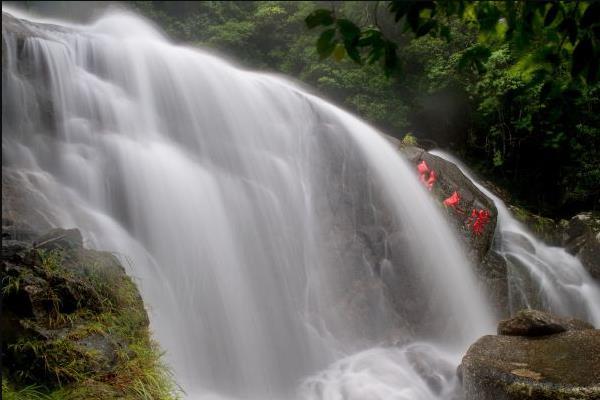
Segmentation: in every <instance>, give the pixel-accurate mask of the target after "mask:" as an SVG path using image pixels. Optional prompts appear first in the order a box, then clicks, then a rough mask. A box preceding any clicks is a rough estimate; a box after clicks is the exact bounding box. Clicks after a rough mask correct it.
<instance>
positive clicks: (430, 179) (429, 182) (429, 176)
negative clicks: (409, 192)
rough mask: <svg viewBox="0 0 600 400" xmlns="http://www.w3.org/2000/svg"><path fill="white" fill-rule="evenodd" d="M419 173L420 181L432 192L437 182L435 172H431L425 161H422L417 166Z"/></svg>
mask: <svg viewBox="0 0 600 400" xmlns="http://www.w3.org/2000/svg"><path fill="white" fill-rule="evenodd" d="M417 171H418V172H419V180H420V181H421V182H423V183H424V184H425V186H427V189H429V190H431V188H432V187H433V184H434V183H435V181H436V180H437V175H436V174H435V171H434V170H430V169H429V166H428V165H427V163H426V162H425V160H423V161H421V162H420V163H419V164H418V165H417Z"/></svg>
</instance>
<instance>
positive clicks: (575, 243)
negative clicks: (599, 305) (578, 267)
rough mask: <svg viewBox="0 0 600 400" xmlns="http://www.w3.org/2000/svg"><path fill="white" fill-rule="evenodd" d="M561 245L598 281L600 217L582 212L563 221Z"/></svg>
mask: <svg viewBox="0 0 600 400" xmlns="http://www.w3.org/2000/svg"><path fill="white" fill-rule="evenodd" d="M561 227H562V245H563V246H564V247H565V249H566V250H567V251H568V252H569V253H571V254H573V255H575V256H577V257H578V258H579V259H580V260H581V263H582V264H583V266H584V267H585V268H586V270H587V271H588V272H589V274H590V275H591V276H592V277H593V278H595V279H597V280H598V281H600V215H599V214H598V213H594V212H584V213H580V214H577V215H575V216H574V217H573V218H571V219H570V220H569V221H563V222H562V223H561Z"/></svg>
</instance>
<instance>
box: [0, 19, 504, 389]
mask: <svg viewBox="0 0 600 400" xmlns="http://www.w3.org/2000/svg"><path fill="white" fill-rule="evenodd" d="M5 18H7V23H6V24H5V21H4V19H5ZM27 18H31V17H27ZM2 37H3V68H2V71H3V75H2V100H3V101H2V107H3V110H2V111H3V112H2V127H3V136H2V154H3V179H11V180H14V181H16V182H19V185H20V187H21V188H23V189H24V190H26V191H27V193H28V195H29V200H30V201H31V202H32V203H35V204H36V206H35V209H36V213H38V214H39V215H40V220H42V219H43V220H44V221H46V222H47V223H49V224H50V225H54V226H61V227H78V228H80V229H81V230H82V232H83V234H84V238H85V240H86V241H87V242H88V244H89V245H92V246H94V247H96V248H102V249H109V250H112V251H114V252H116V253H117V254H121V255H124V256H127V257H128V259H130V260H131V262H129V263H126V265H127V269H128V272H129V273H130V274H131V275H133V276H134V277H136V278H137V280H138V283H139V286H140V289H141V292H142V296H143V298H144V300H145V302H146V304H147V305H148V306H149V313H150V319H151V326H152V328H153V330H154V332H155V336H156V337H157V339H158V340H159V342H160V344H161V346H162V347H163V348H164V349H165V350H166V352H167V354H166V355H167V360H168V361H169V363H170V364H171V365H172V366H173V368H174V370H175V374H176V377H177V380H178V381H179V383H180V384H181V385H182V386H183V388H184V389H185V390H186V392H187V395H188V396H189V398H192V399H199V398H207V399H208V398H210V399H213V398H215V399H220V398H223V399H224V398H236V399H237V398H243V399H267V398H275V399H282V398H290V397H296V396H299V397H302V398H307V399H327V400H335V399H342V398H344V399H356V400H365V399H411V400H414V399H417V400H418V399H446V398H450V396H452V393H453V391H454V388H455V383H456V378H455V374H454V369H455V367H456V365H457V364H458V362H459V359H460V356H461V355H462V354H463V352H464V350H465V349H466V346H467V345H468V344H469V343H471V342H472V341H473V340H474V339H476V338H477V337H478V336H480V335H482V334H484V333H487V332H490V331H491V330H492V329H493V328H492V326H493V325H492V320H493V318H492V316H491V315H490V312H489V311H488V310H489V309H488V307H487V305H486V301H485V299H484V296H482V294H481V293H480V292H479V290H478V289H477V285H476V283H475V280H474V278H473V277H472V276H471V272H470V270H471V268H470V267H469V263H468V262H467V260H466V258H465V256H464V255H463V254H464V252H463V251H462V249H461V248H460V246H459V244H458V243H457V242H456V241H455V240H454V239H453V238H452V237H453V235H452V233H451V231H450V228H449V227H448V226H447V225H446V223H445V222H444V219H443V217H442V216H441V215H440V213H439V211H438V210H437V208H436V206H435V205H434V204H433V203H432V201H431V200H430V198H429V196H428V194H427V193H426V192H425V191H424V190H423V188H422V187H421V185H420V184H419V182H418V181H417V179H416V178H415V176H414V171H413V170H412V168H411V167H409V166H408V164H407V163H405V161H404V160H402V159H401V158H400V157H399V156H398V154H397V153H396V151H395V150H394V149H393V148H392V147H391V146H390V145H389V144H388V143H387V141H386V140H385V139H384V138H383V137H382V136H381V135H380V134H379V133H378V132H376V131H375V130H374V129H373V128H371V127H370V126H368V125H366V124H365V123H363V122H362V121H360V120H358V119H356V118H355V117H353V116H351V115H349V114H348V113H346V112H344V111H342V110H340V109H338V108H336V107H334V106H332V105H331V104H328V103H327V102H325V101H323V100H321V99H319V98H318V97H315V96H313V95H311V94H309V93H306V92H305V91H303V90H301V89H300V88H298V87H296V86H295V85H294V84H292V83H290V82H288V81H286V80H285V79H282V78H280V77H275V76H270V75H266V74H257V73H253V72H248V71H243V70H240V69H238V68H235V67H233V66H231V65H230V64H228V63H226V62H224V61H222V60H220V59H218V58H216V57H214V56H212V55H210V54H207V53H204V52H202V51H199V50H197V49H191V48H186V47H179V46H175V45H173V44H171V43H169V42H168V40H166V39H165V38H164V37H163V36H162V35H161V34H160V33H159V32H157V31H156V30H155V29H154V28H152V27H151V26H150V25H148V24H147V23H146V22H145V21H143V20H141V19H140V18H138V17H135V16H133V15H131V14H128V13H124V12H113V13H111V14H108V15H106V16H104V17H102V18H101V19H99V20H98V21H97V22H95V23H93V24H91V25H87V26H71V27H68V28H64V27H60V26H52V25H44V24H38V23H31V22H27V21H25V20H17V19H14V18H12V17H10V16H5V15H3V35H2ZM383 227H385V229H384V228H383ZM374 238H375V239H377V240H374ZM431 243H435V244H436V249H435V251H431V250H430V244H431ZM388 278H389V279H391V278H394V279H396V280H401V281H403V282H404V283H405V284H404V286H403V288H405V289H403V290H406V292H404V291H403V292H402V293H400V294H399V295H398V296H400V297H401V298H402V299H404V300H405V301H402V303H403V304H401V305H398V304H392V302H391V301H390V300H389V296H388V295H387V294H388V293H389V291H390V290H394V288H393V287H389V285H387V286H386V281H387V279H388ZM398 296H397V297H398ZM403 307H404V308H403ZM399 310H404V311H399ZM391 339H393V340H394V341H395V342H397V343H400V345H399V346H398V347H378V346H379V345H381V344H382V343H386V340H387V341H388V342H389V340H391ZM328 365H330V367H327V366H328ZM319 371H322V372H319Z"/></svg>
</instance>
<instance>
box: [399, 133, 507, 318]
mask: <svg viewBox="0 0 600 400" xmlns="http://www.w3.org/2000/svg"><path fill="white" fill-rule="evenodd" d="M388 139H389V140H390V142H391V143H392V144H393V145H394V146H395V147H396V148H398V150H399V151H400V152H401V153H402V154H403V155H404V156H405V157H406V158H407V159H408V160H409V161H410V162H411V163H412V164H413V165H414V166H415V174H416V168H417V165H418V164H419V163H420V162H421V161H425V162H426V163H427V165H429V166H430V168H431V169H433V170H434V171H436V174H437V181H436V184H435V185H434V186H433V189H432V195H433V196H434V197H435V198H436V200H437V202H438V203H439V205H440V208H442V209H443V210H444V212H445V213H446V215H447V217H448V221H449V222H450V223H451V224H452V225H453V226H454V228H455V230H456V231H457V233H458V237H459V238H461V239H462V241H463V244H464V248H465V249H467V251H468V252H469V256H470V259H471V261H472V262H473V265H474V267H475V268H476V271H475V273H476V275H477V277H478V279H479V281H480V282H481V283H482V285H483V287H484V288H485V291H486V293H488V295H489V298H490V299H491V301H490V303H491V304H493V305H494V307H495V309H496V312H497V313H498V314H499V315H504V316H505V315H508V313H509V305H508V303H509V301H508V290H509V289H508V282H507V267H506V262H505V261H504V259H503V258H502V257H500V256H499V255H498V254H497V253H496V252H494V251H490V250H491V249H492V248H493V246H494V237H495V236H494V233H495V230H496V221H497V215H498V212H497V210H496V206H495V205H494V202H493V201H492V200H491V199H490V198H488V197H487V196H486V195H485V194H484V193H482V192H481V191H480V190H479V189H478V188H477V187H476V186H475V185H474V184H473V183H472V182H471V180H470V179H468V178H467V177H466V176H465V175H464V174H463V173H462V172H461V171H460V169H459V168H458V167H457V166H456V165H454V164H453V163H451V162H449V161H446V160H444V159H442V158H440V157H437V156H435V155H432V154H429V153H428V152H426V151H425V150H423V149H421V148H418V147H415V146H412V145H407V144H405V143H402V142H400V141H398V140H397V139H394V138H389V137H388ZM454 191H458V192H460V196H461V201H460V204H459V207H458V208H459V209H458V210H456V209H454V208H447V207H444V206H443V205H442V202H443V201H444V199H446V198H448V197H449V196H451V195H452V193H453V192H454ZM475 208H476V209H485V210H488V211H489V212H490V219H489V222H488V224H487V225H486V227H485V229H484V231H483V233H482V234H481V235H475V234H473V232H472V231H471V230H470V229H469V226H468V223H469V217H470V212H471V210H473V209H475Z"/></svg>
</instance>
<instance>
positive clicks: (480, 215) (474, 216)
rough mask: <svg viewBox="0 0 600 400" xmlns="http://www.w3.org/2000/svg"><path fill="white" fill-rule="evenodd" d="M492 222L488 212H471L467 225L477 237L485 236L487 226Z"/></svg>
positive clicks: (475, 210)
mask: <svg viewBox="0 0 600 400" xmlns="http://www.w3.org/2000/svg"><path fill="white" fill-rule="evenodd" d="M488 222H490V212H489V211H488V210H477V209H473V211H471V217H469V219H468V221H467V225H470V226H471V230H472V231H473V233H474V234H476V235H481V234H483V232H484V230H485V226H486V225H487V224H488Z"/></svg>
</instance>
